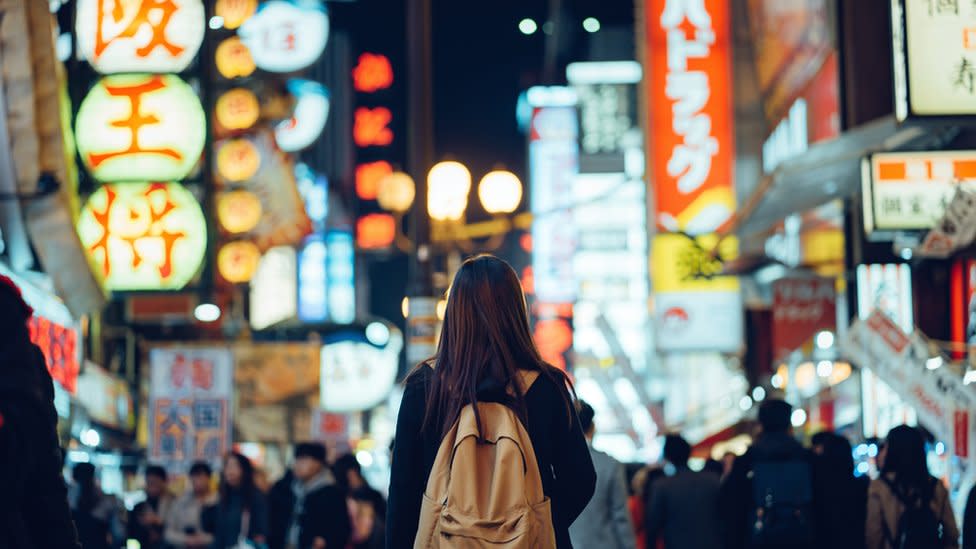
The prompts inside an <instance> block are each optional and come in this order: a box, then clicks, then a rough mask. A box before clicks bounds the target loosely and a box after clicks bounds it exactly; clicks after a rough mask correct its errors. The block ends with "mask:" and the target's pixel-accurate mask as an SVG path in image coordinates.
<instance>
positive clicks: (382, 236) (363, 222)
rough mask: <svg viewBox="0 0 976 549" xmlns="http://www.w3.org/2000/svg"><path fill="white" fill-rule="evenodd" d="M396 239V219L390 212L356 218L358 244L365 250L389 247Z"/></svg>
mask: <svg viewBox="0 0 976 549" xmlns="http://www.w3.org/2000/svg"><path fill="white" fill-rule="evenodd" d="M395 239H396V220H395V219H394V218H393V216H391V215H390V214H380V213H373V214H368V215H364V216H363V217H360V218H359V219H358V220H356V245H357V246H359V247H360V248H362V249H364V250H381V249H384V248H389V247H390V246H392V245H393V242H394V240H395Z"/></svg>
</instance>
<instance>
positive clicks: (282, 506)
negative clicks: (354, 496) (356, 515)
mask: <svg viewBox="0 0 976 549" xmlns="http://www.w3.org/2000/svg"><path fill="white" fill-rule="evenodd" d="M294 482H295V478H294V476H293V474H292V473H291V471H289V472H288V473H287V474H286V475H285V476H284V478H282V479H281V480H279V481H278V482H277V483H275V485H274V486H273V487H272V489H271V493H270V495H269V497H270V500H271V515H270V524H269V526H270V531H269V535H268V547H269V548H270V549H283V548H284V547H285V542H286V541H287V538H288V529H289V527H290V526H291V523H292V515H293V514H294V510H295V499H296V497H295V492H294V490H293V489H292V484H293V483H294ZM299 526H300V528H301V534H300V535H299V542H298V547H299V549H307V548H309V547H311V546H312V543H313V542H314V540H315V538H317V537H320V538H322V539H324V540H325V546H326V547H339V548H345V547H346V544H347V543H349V537H350V536H351V535H352V525H351V524H350V521H349V510H348V508H347V507H346V500H345V497H343V495H342V493H341V492H340V491H339V488H337V487H336V485H335V483H332V484H329V485H326V486H322V487H320V488H318V489H316V490H313V491H312V492H311V493H309V494H307V495H306V496H305V504H304V510H303V513H302V517H301V518H300V519H299Z"/></svg>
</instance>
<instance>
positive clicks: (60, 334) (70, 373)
mask: <svg viewBox="0 0 976 549" xmlns="http://www.w3.org/2000/svg"><path fill="white" fill-rule="evenodd" d="M28 328H29V329H30V338H31V341H32V342H34V345H37V346H38V347H40V348H41V351H43V353H44V358H45V359H47V369H48V371H50V372H51V377H52V378H54V380H55V381H57V382H58V383H59V384H61V386H62V387H64V388H65V389H67V390H68V392H69V393H74V392H75V389H76V387H77V383H78V372H79V371H80V370H81V364H80V363H79V360H78V331H77V330H75V329H74V328H69V327H65V326H62V325H60V324H58V323H56V322H52V321H50V320H48V319H46V318H43V317H40V316H37V315H34V316H33V317H31V319H30V321H29V323H28Z"/></svg>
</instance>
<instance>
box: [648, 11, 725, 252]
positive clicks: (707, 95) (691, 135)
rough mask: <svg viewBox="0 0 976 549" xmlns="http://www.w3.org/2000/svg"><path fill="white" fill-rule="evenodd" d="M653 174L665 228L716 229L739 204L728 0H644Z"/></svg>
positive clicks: (695, 231)
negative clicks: (734, 165)
mask: <svg viewBox="0 0 976 549" xmlns="http://www.w3.org/2000/svg"><path fill="white" fill-rule="evenodd" d="M646 8H647V9H646V10H645V22H644V24H645V25H646V37H647V44H646V65H647V71H646V74H647V77H646V79H645V86H646V93H647V112H648V116H649V117H650V120H649V124H648V126H647V128H648V132H647V133H648V147H649V150H648V161H649V162H650V166H649V170H648V173H649V174H650V175H651V185H653V187H654V192H655V196H656V203H657V217H656V222H657V225H658V228H659V229H661V230H665V231H686V232H688V233H691V234H703V233H709V232H714V231H715V230H717V229H719V228H721V227H723V226H725V225H726V224H727V223H728V222H729V221H730V219H731V217H732V214H733V212H734V211H735V192H734V188H733V181H732V173H733V172H732V162H733V161H734V154H735V148H734V142H733V133H732V116H733V111H732V77H731V53H732V51H731V46H730V37H729V19H730V15H729V1H728V0H646Z"/></svg>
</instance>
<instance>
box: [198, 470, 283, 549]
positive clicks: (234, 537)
mask: <svg viewBox="0 0 976 549" xmlns="http://www.w3.org/2000/svg"><path fill="white" fill-rule="evenodd" d="M204 514H205V516H204V518H203V523H204V524H203V527H204V529H205V530H206V531H208V532H210V533H211V534H213V537H214V543H213V547H214V549H228V548H230V547H235V546H236V545H237V544H238V541H240V540H241V539H242V538H243V539H247V540H248V541H250V542H254V543H259V544H260V543H266V542H267V538H268V504H267V502H266V501H265V499H264V494H262V493H261V491H260V490H258V489H257V486H255V485H254V466H253V465H252V464H251V460H249V459H247V457H245V456H243V455H241V454H237V453H232V454H229V455H228V456H227V458H226V459H225V460H224V470H223V473H222V474H221V482H220V501H219V502H218V503H217V505H216V506H214V507H213V508H212V509H210V510H208V511H205V513H204Z"/></svg>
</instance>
